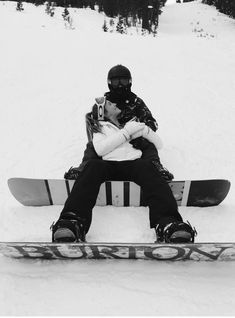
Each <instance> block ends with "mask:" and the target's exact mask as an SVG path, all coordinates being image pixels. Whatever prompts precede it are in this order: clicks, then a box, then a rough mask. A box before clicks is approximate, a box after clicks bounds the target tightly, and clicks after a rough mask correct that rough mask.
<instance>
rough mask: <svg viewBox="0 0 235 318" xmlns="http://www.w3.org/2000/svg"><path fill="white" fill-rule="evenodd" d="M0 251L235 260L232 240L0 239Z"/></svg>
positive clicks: (64, 256) (17, 254) (60, 256)
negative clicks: (58, 241) (174, 241)
mask: <svg viewBox="0 0 235 318" xmlns="http://www.w3.org/2000/svg"><path fill="white" fill-rule="evenodd" d="M0 253H1V254H2V255H4V256H8V257H13V258H32V259H37V258H41V259H63V260H65V259H73V260H75V259H76V260H79V259H118V260H121V259H122V260H125V259H126V260H130V259H131V260H136V259H143V260H155V261H182V260H184V261H234V260H235V243H195V244H156V243H70V244H67V243H60V244H59V243H47V242H46V243H44V242H18V243H14V242H0Z"/></svg>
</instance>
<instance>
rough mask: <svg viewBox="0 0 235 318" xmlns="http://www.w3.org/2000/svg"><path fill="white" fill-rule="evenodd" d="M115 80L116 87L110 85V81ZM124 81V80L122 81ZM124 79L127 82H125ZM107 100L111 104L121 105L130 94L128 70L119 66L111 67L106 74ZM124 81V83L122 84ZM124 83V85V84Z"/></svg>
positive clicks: (130, 82) (130, 83)
mask: <svg viewBox="0 0 235 318" xmlns="http://www.w3.org/2000/svg"><path fill="white" fill-rule="evenodd" d="M114 79H120V81H119V80H117V82H118V83H119V84H118V85H114V83H113V84H112V80H114ZM123 79H124V80H123ZM125 79H127V80H128V81H127V82H126V81H125ZM107 80H108V87H109V90H110V92H109V100H110V101H111V102H113V103H117V104H120V105H121V104H123V102H124V101H126V100H127V99H128V98H129V96H130V94H131V85H132V78H131V72H130V71H129V69H128V68H127V67H125V66H123V65H121V64H118V65H116V66H114V67H112V68H111V69H110V70H109V72H108V78H107ZM123 81H124V83H122V82H123ZM125 82H126V83H125Z"/></svg>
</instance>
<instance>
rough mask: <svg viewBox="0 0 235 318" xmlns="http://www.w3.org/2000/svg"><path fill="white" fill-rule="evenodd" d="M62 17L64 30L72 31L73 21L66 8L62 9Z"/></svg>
mask: <svg viewBox="0 0 235 318" xmlns="http://www.w3.org/2000/svg"><path fill="white" fill-rule="evenodd" d="M62 17H63V19H64V22H65V27H66V29H74V26H73V19H72V17H71V16H70V13H69V10H68V8H67V7H65V8H64V12H63V13H62Z"/></svg>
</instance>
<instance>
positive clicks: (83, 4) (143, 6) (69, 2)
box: [11, 0, 167, 32]
mask: <svg viewBox="0 0 235 318" xmlns="http://www.w3.org/2000/svg"><path fill="white" fill-rule="evenodd" d="M11 1H13V0H11ZM166 1H167V0H54V1H47V2H49V3H53V5H55V6H59V7H72V8H91V9H92V10H95V9H96V10H98V12H104V13H105V15H106V16H107V17H110V18H116V17H118V18H121V19H123V20H124V23H126V25H127V26H130V25H129V24H130V22H129V21H130V19H129V18H131V19H132V21H137V20H138V21H141V24H142V28H143V29H145V30H148V31H149V32H151V30H152V29H153V27H154V28H155V29H156V27H157V26H158V18H159V15H160V14H161V8H162V7H163V6H164V5H165V3H166ZM24 2H29V3H33V4H35V5H43V4H45V2H46V1H45V0H25V1H24Z"/></svg>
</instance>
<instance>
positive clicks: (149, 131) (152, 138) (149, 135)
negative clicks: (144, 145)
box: [143, 126, 163, 149]
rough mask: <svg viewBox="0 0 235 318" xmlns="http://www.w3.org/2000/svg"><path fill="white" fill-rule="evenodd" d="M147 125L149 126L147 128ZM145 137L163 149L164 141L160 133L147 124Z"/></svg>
mask: <svg viewBox="0 0 235 318" xmlns="http://www.w3.org/2000/svg"><path fill="white" fill-rule="evenodd" d="M146 127H147V128H146ZM143 137H144V138H146V139H147V140H148V141H150V142H151V143H153V144H154V146H155V147H156V148H157V149H162V147H163V143H162V140H161V138H160V137H159V135H158V134H157V133H156V132H154V131H153V130H152V129H151V128H150V127H148V126H145V128H144V132H143Z"/></svg>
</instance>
